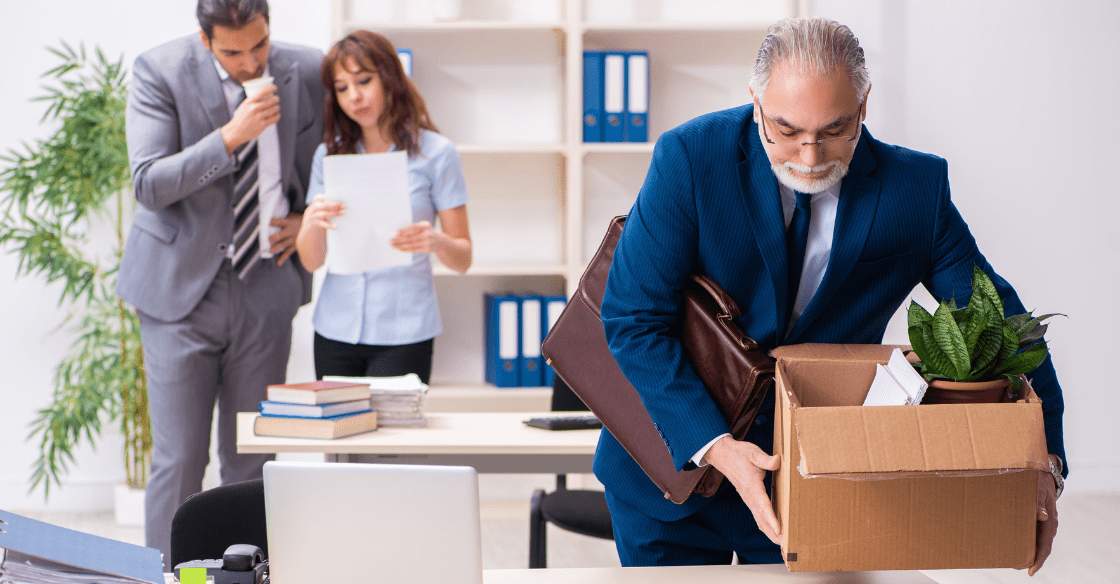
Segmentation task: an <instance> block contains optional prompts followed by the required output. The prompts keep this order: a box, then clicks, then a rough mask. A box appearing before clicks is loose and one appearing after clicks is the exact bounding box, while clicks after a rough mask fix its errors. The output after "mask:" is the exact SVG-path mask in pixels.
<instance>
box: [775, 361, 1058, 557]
mask: <svg viewBox="0 0 1120 584" xmlns="http://www.w3.org/2000/svg"><path fill="white" fill-rule="evenodd" d="M892 349H894V347H893V346H886V345H824V344H804V345H790V346H785V347H779V348H777V349H775V350H774V351H773V352H772V354H773V355H774V357H776V358H777V389H776V391H777V393H778V395H777V400H776V405H775V422H776V423H775V429H774V433H775V436H774V450H775V453H780V454H781V455H782V466H781V468H780V469H779V470H778V471H777V472H776V473H775V474H774V481H773V485H772V490H773V492H772V496H773V502H774V505H775V510H776V511H777V513H778V517H779V519H780V520H781V523H782V554H783V557H784V558H785V562H786V567H787V568H788V569H789V570H790V571H792V572H802V571H838V570H929V569H947V568H1024V567H1027V566H1029V565H1030V564H1031V563H1032V562H1033V560H1034V546H1035V522H1036V516H1037V502H1036V499H1037V488H1038V473H1039V472H1048V470H1047V469H1048V468H1049V467H1048V463H1047V455H1046V443H1045V437H1044V434H1043V427H1042V406H1041V400H1039V398H1038V397H1037V396H1036V395H1035V394H1034V391H1033V390H1030V389H1028V392H1027V395H1026V397H1025V398H1024V399H1022V400H1020V401H1018V402H1016V403H1002V404H969V405H955V404H954V405H918V406H881V407H863V406H861V405H860V404H862V403H863V399H864V397H865V396H866V394H867V391H868V389H869V388H870V387H871V380H872V379H873V378H874V376H875V364H876V363H883V364H885V363H886V362H887V361H888V360H889V359H890V354H891V350H892Z"/></svg>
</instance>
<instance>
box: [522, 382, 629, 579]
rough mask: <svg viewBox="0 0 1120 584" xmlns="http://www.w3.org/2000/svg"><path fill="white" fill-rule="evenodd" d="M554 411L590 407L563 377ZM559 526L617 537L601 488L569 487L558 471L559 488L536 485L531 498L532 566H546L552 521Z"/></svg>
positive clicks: (554, 396)
mask: <svg viewBox="0 0 1120 584" xmlns="http://www.w3.org/2000/svg"><path fill="white" fill-rule="evenodd" d="M552 411H554V412H571V411H587V406H586V405H584V403H583V402H582V401H580V399H579V397H578V396H576V394H575V393H573V392H572V389H571V388H570V387H568V385H567V384H566V383H564V382H563V381H562V380H561V379H560V377H556V380H555V381H554V382H553V384H552ZM550 521H551V522H552V523H553V524H554V525H556V526H557V527H560V528H562V529H566V530H568V531H572V532H575V533H579V534H582V535H589V536H591V537H598V538H601V539H610V540H613V539H614V529H613V527H612V525H611V512H610V510H609V509H607V499H606V497H605V496H604V495H603V492H602V491H588V490H582V489H568V488H567V476H566V475H562V474H558V475H556V490H555V491H553V492H551V493H545V492H544V489H537V490H536V492H534V493H533V498H532V499H531V500H530V501H529V567H530V568H544V567H547V564H548V530H547V526H548V523H549V522H550Z"/></svg>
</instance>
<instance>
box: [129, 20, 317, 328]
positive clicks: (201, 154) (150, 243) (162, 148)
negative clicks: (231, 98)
mask: <svg viewBox="0 0 1120 584" xmlns="http://www.w3.org/2000/svg"><path fill="white" fill-rule="evenodd" d="M322 60H323V55H322V53H320V52H319V51H317V50H315V49H312V48H307V47H300V46H297V45H289V44H284V43H279V42H273V43H271V50H270V53H269V59H268V64H269V73H270V74H271V75H272V76H273V77H274V78H275V80H276V81H275V83H276V86H277V95H278V96H279V98H280V121H279V122H278V123H277V133H278V134H279V137H280V158H281V160H280V169H281V187H282V189H283V193H284V195H285V196H286V197H287V198H288V202H289V203H290V204H291V208H292V210H293V211H302V210H303V209H304V208H305V207H306V203H305V197H306V193H307V183H308V180H309V177H310V174H311V159H312V156H313V155H314V153H315V148H316V147H317V146H318V145H319V143H320V142H322V140H323V120H322V117H323V96H324V90H323V86H322V83H321V82H320V80H319V66H320V63H321V62H322ZM132 75H133V78H132V85H131V89H130V93H129V99H128V109H127V127H126V130H127V136H128V153H129V159H130V161H131V165H132V181H133V185H134V190H135V195H136V200H137V201H138V202H139V203H140V204H139V205H137V206H136V212H135V215H134V216H133V218H132V227H131V231H130V233H129V235H128V241H127V243H126V244H125V248H124V257H123V258H122V260H121V270H120V275H119V277H118V279H117V289H116V291H117V295H119V296H120V297H121V298H123V299H124V300H125V301H126V302H128V303H129V304H132V305H133V306H135V307H136V308H137V309H139V310H140V311H141V312H143V313H145V314H147V315H150V316H153V317H155V318H157V319H159V320H163V321H168V322H173V321H177V320H179V319H181V318H183V317H185V316H186V315H187V314H189V313H190V312H191V310H193V309H194V307H195V306H196V305H197V304H198V302H199V301H200V300H201V299H202V297H203V295H204V294H205V293H206V290H207V289H208V288H209V287H210V283H211V282H212V281H213V280H214V277H215V275H216V274H217V273H218V269H219V268H220V267H221V264H222V261H223V259H224V258H225V253H224V251H222V250H223V249H224V247H222V249H219V246H221V245H222V244H226V243H229V242H230V241H231V240H232V239H233V212H232V210H231V206H232V193H233V173H234V170H235V161H234V157H232V156H230V155H228V154H226V149H225V143H224V142H223V141H222V136H221V133H220V129H221V127H222V125H224V124H225V123H226V122H228V121H229V119H230V114H229V107H228V106H227V105H226V100H225V96H224V94H223V92H222V88H221V81H220V79H219V78H218V73H217V70H216V69H215V66H214V58H213V56H212V55H211V54H210V52H209V51H207V50H206V48H205V47H204V46H203V45H202V42H201V41H200V39H199V38H198V35H197V34H193V35H189V36H186V37H183V38H180V39H177V40H174V41H171V42H169V43H166V44H164V45H161V46H158V47H156V48H154V49H151V50H149V51H147V52H145V53H144V54H142V55H140V56H139V57H138V58H137V59H136V63H135V64H134V65H133V70H132ZM292 259H293V260H295V267H296V268H297V269H298V270H299V272H300V274H301V276H302V277H303V289H302V299H301V300H302V302H301V303H302V304H306V303H307V302H310V301H311V274H310V273H308V272H307V270H305V269H304V268H303V267H302V264H300V263H299V261H298V256H295V255H293V256H292Z"/></svg>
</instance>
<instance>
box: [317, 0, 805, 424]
mask: <svg viewBox="0 0 1120 584" xmlns="http://www.w3.org/2000/svg"><path fill="white" fill-rule="evenodd" d="M436 1H438V0H333V6H332V8H333V15H332V22H333V32H334V38H336V39H337V38H341V37H342V36H343V35H344V34H346V33H348V32H350V31H353V30H359V29H368V30H372V31H375V32H378V33H381V34H383V35H385V36H386V37H388V38H389V40H391V41H392V42H393V44H394V45H396V46H397V47H401V48H409V49H412V52H413V81H415V83H416V84H417V86H418V87H419V88H420V91H421V93H422V94H423V95H424V97H425V100H426V102H427V104H428V109H429V111H430V112H431V114H432V118H433V120H434V121H435V123H436V125H437V126H438V127H439V129H440V132H441V133H443V134H444V135H446V136H448V137H449V138H450V139H451V140H452V141H454V142H455V144H456V148H457V149H458V151H459V153H460V155H461V156H462V159H463V169H464V173H465V175H466V178H467V188H468V190H469V194H470V201H469V203H468V205H467V209H468V213H469V217H470V222H471V236H472V239H473V242H474V263H473V265H472V266H471V269H470V270H469V271H468V273H467V274H466V275H459V274H454V273H452V272H451V271H450V270H447V269H446V268H443V267H442V266H436V268H435V275H436V290H437V293H438V295H439V301H440V309H441V313H442V316H443V324H444V333H443V335H441V336H440V337H439V338H437V339H436V342H435V359H434V363H433V371H432V383H433V390H437V389H438V390H439V391H440V392H441V394H448V393H449V392H450V393H451V394H452V395H461V396H464V397H465V396H473V397H471V399H485V400H494V401H509V402H516V403H521V402H525V403H530V402H532V403H537V402H536V401H534V400H538V401H539V400H540V398H541V395H540V390H539V389H528V388H526V389H515V390H508V389H497V388H494V387H493V386H487V385H486V384H485V383H483V365H484V361H483V354H484V347H485V344H484V337H483V332H484V331H483V323H482V295H483V294H484V293H486V292H501V291H512V292H533V293H539V294H560V293H565V294H568V295H569V296H570V295H571V293H572V292H573V291H574V290H575V287H576V285H577V284H578V282H579V277H580V275H582V273H583V270H584V268H585V267H586V265H587V262H588V261H589V260H590V259H591V256H592V254H594V252H595V250H596V249H597V248H598V245H599V242H600V240H601V239H602V235H603V232H604V231H605V229H606V226H607V223H608V222H609V220H610V219H611V218H612V217H614V216H616V215H622V214H625V213H627V212H628V211H629V209H630V206H631V205H632V204H633V202H634V198H635V197H636V196H637V193H638V190H639V189H640V187H641V185H642V182H643V181H644V179H645V174H646V170H647V169H648V167H649V162H650V157H651V155H652V153H653V144H654V142H656V140H657V137H658V136H660V134H661V133H662V132H665V131H667V130H669V129H671V128H673V127H675V126H677V125H679V124H681V123H683V122H686V121H688V120H689V119H691V118H693V117H696V116H698V115H701V114H704V113H708V112H711V111H716V110H721V109H726V108H729V107H735V106H738V105H742V104H744V103H747V102H749V101H750V96H749V92H748V89H747V85H748V82H749V81H750V75H751V69H752V67H753V64H754V58H755V55H756V53H757V51H758V46H759V45H760V44H761V42H762V39H763V37H764V36H765V31H766V27H767V26H768V25H769V24H770V23H772V22H774V21H775V20H778V19H779V18H782V17H785V16H790V15H793V14H797V13H799V12H800V13H804V12H807V10H806V6H805V5H804V4H806V2H807V0H462V2H461V12H460V18H459V19H457V20H440V21H437V20H435V19H434V18H433V17H432V14H433V12H432V10H433V9H432V3H433V2H436ZM604 49H620V50H646V51H648V52H649V56H650V113H649V130H650V131H649V142H648V143H589V144H585V143H583V141H582V139H583V122H582V117H583V70H582V68H583V59H582V57H583V52H584V51H585V50H604ZM518 400H520V401H518ZM526 400H527V401H526ZM448 403H456V402H455V401H454V400H451V401H450V402H448ZM545 405H547V404H545ZM449 407H451V406H449ZM464 407H466V406H464Z"/></svg>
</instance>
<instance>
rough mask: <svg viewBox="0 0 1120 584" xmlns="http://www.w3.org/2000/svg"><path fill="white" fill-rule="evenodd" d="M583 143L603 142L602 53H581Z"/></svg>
mask: <svg viewBox="0 0 1120 584" xmlns="http://www.w3.org/2000/svg"><path fill="white" fill-rule="evenodd" d="M583 141H584V142H602V141H603V52H602V51H584V52H583Z"/></svg>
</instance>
